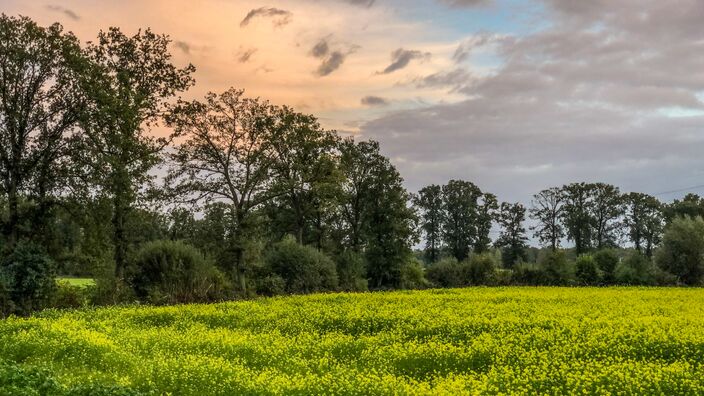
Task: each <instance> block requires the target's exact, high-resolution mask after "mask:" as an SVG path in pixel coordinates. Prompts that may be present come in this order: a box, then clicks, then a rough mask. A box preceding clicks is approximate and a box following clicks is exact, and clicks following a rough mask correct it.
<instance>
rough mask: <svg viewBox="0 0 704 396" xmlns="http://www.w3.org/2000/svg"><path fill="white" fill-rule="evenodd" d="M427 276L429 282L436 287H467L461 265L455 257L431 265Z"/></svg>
mask: <svg viewBox="0 0 704 396" xmlns="http://www.w3.org/2000/svg"><path fill="white" fill-rule="evenodd" d="M425 274H426V278H427V279H428V281H430V283H431V284H432V285H433V286H435V287H460V286H465V283H464V280H463V279H462V271H461V268H460V265H459V263H458V262H457V260H456V259H455V258H454V257H448V258H444V259H442V260H440V261H437V262H435V263H433V264H430V265H429V266H428V268H427V270H426V273H425Z"/></svg>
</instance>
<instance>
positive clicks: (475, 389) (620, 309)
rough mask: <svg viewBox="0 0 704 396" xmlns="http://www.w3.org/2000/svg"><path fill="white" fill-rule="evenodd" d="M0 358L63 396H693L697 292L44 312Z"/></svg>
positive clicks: (434, 296) (506, 294)
mask: <svg viewBox="0 0 704 396" xmlns="http://www.w3.org/2000/svg"><path fill="white" fill-rule="evenodd" d="M0 356H2V358H3V359H4V360H5V363H2V364H0V393H2V394H6V393H8V391H7V390H8V389H15V390H16V391H17V392H20V391H22V390H23V389H27V388H33V387H36V386H38V385H37V384H43V385H42V386H44V387H45V388H46V389H50V391H51V392H50V393H61V392H65V393H72V394H76V393H81V392H83V393H86V394H87V392H89V391H93V390H96V389H97V391H98V392H103V393H108V394H112V393H116V392H118V391H119V392H122V393H123V394H131V393H133V392H134V393H147V394H162V393H164V392H168V393H172V394H179V395H202V394H320V393H327V394H330V393H334V394H394V393H401V394H443V393H444V394H459V393H520V394H523V393H531V394H566V393H582V392H588V393H614V394H615V393H619V394H653V393H657V394H697V393H699V394H701V393H702V392H704V369H703V367H702V362H704V290H701V289H675V288H671V289H657V288H516V287H510V288H471V289H449V290H431V291H416V292H389V293H372V294H319V295H308V296H295V297H277V298H270V299H260V300H255V301H243V302H230V303H223V304H212V305H186V306H170V307H157V308H155V307H122V308H120V307H111V308H100V309H95V310H79V311H72V312H57V311H46V312H43V313H42V314H40V315H39V316H37V317H33V318H28V319H20V318H11V319H8V320H5V321H3V322H0ZM13 386H14V388H12V387H13ZM23 387H25V388H23ZM9 393H11V392H9ZM20 394H22V393H20Z"/></svg>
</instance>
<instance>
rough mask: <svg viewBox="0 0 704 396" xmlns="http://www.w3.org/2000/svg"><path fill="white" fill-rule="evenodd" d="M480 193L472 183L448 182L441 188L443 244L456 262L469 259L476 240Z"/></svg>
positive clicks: (461, 181)
mask: <svg viewBox="0 0 704 396" xmlns="http://www.w3.org/2000/svg"><path fill="white" fill-rule="evenodd" d="M481 195H482V192H481V190H480V189H479V187H477V186H476V185H474V183H471V182H468V181H463V180H450V181H449V182H448V183H447V184H446V185H444V186H443V187H442V199H443V216H444V217H443V226H442V236H443V240H444V241H445V244H446V245H447V247H448V249H449V250H450V252H451V253H452V255H453V256H454V257H455V258H456V259H457V260H458V261H462V260H464V259H466V258H467V257H469V253H470V250H471V248H472V246H473V245H474V243H475V241H476V238H477V208H478V206H479V204H478V202H477V201H478V199H479V198H480V197H481Z"/></svg>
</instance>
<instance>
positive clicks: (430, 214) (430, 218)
mask: <svg viewBox="0 0 704 396" xmlns="http://www.w3.org/2000/svg"><path fill="white" fill-rule="evenodd" d="M413 204H414V205H415V206H416V208H418V210H419V211H420V228H421V229H422V230H423V234H424V235H425V256H426V259H427V260H428V262H430V263H434V262H436V261H437V260H438V258H439V257H440V247H441V241H442V235H441V227H442V216H443V207H442V187H440V186H438V185H436V184H433V185H430V186H427V187H423V188H422V189H421V190H420V191H418V195H415V196H414V197H413Z"/></svg>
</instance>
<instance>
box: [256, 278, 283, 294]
mask: <svg viewBox="0 0 704 396" xmlns="http://www.w3.org/2000/svg"><path fill="white" fill-rule="evenodd" d="M284 293H286V281H284V278H282V277H280V276H279V275H276V274H274V275H266V276H264V277H262V278H259V279H258V280H257V294H259V295H262V296H269V297H271V296H278V295H281V294H284Z"/></svg>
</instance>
